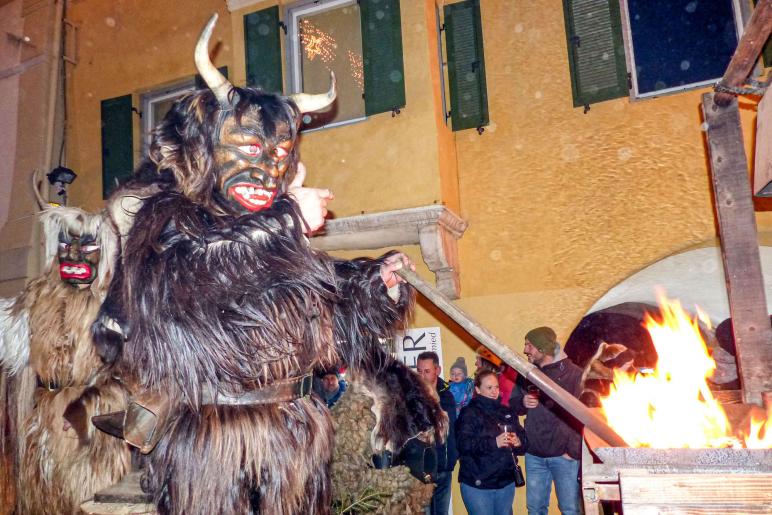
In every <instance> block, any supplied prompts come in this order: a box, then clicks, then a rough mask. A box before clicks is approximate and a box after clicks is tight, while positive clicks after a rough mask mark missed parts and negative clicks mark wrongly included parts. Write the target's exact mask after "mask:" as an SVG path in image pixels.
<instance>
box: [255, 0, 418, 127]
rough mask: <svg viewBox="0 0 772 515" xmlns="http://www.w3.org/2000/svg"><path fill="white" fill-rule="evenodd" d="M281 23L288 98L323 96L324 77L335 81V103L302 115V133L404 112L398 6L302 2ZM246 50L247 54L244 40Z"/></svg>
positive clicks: (366, 1)
mask: <svg viewBox="0 0 772 515" xmlns="http://www.w3.org/2000/svg"><path fill="white" fill-rule="evenodd" d="M258 12H262V11H258ZM285 20H286V24H287V29H288V30H287V40H288V44H287V49H288V50H287V63H288V83H289V88H288V89H289V90H290V92H292V93H297V92H301V91H303V92H306V93H320V92H323V91H326V90H327V88H328V87H329V80H330V71H334V72H335V76H336V78H337V81H338V100H337V102H336V103H335V104H334V105H333V106H332V107H331V108H330V109H329V110H328V111H326V112H320V113H308V114H307V115H306V116H305V117H304V120H303V122H304V123H303V127H302V129H303V130H311V129H318V128H322V127H331V126H335V125H340V124H343V123H351V122H353V121H358V120H362V119H364V118H365V117H367V116H372V115H375V114H378V113H383V112H389V111H392V112H396V111H397V110H399V109H400V108H402V107H404V106H405V77H404V67H403V62H402V27H401V20H400V9H399V0H302V1H299V2H296V3H294V4H292V5H291V6H290V7H289V8H287V10H286V16H285ZM277 23H278V20H277ZM246 46H247V52H248V53H249V48H250V41H249V39H247V41H246Z"/></svg>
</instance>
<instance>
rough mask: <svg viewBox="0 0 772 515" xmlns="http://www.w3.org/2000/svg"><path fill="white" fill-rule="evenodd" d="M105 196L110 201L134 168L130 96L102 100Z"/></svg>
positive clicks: (103, 186)
mask: <svg viewBox="0 0 772 515" xmlns="http://www.w3.org/2000/svg"><path fill="white" fill-rule="evenodd" d="M101 112H102V196H103V198H107V196H108V195H109V194H110V192H111V191H112V190H113V189H114V188H115V186H116V185H117V184H120V183H122V182H123V181H125V180H126V179H127V178H129V177H130V176H131V174H132V171H133V169H134V155H133V153H134V131H133V123H132V122H133V120H132V117H131V95H124V96H122V97H115V98H108V99H107V100H102V108H101Z"/></svg>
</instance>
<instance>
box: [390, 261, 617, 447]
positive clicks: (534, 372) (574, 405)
mask: <svg viewBox="0 0 772 515" xmlns="http://www.w3.org/2000/svg"><path fill="white" fill-rule="evenodd" d="M397 273H398V274H399V275H400V276H401V277H402V278H403V279H405V280H406V281H407V282H408V283H410V284H411V285H412V286H413V287H414V288H415V289H416V290H418V291H419V292H420V293H421V294H422V295H423V296H424V297H426V298H427V299H428V300H429V301H431V302H432V303H433V304H434V305H435V306H437V307H438V308H440V310H442V311H443V312H444V313H445V314H446V315H448V316H449V317H450V318H452V319H453V320H454V321H455V322H456V323H457V324H458V325H460V326H461V327H463V328H464V330H466V332H468V333H469V334H470V335H472V336H473V337H474V338H475V339H477V341H479V342H480V343H482V344H483V345H485V346H486V347H488V348H489V349H490V350H491V351H493V353H494V354H496V355H497V356H498V357H500V358H501V359H502V360H503V361H504V362H505V363H506V364H507V365H509V366H511V367H512V368H514V369H515V370H517V372H518V373H519V374H521V375H522V376H524V377H525V378H526V379H527V380H529V381H531V382H532V383H533V384H535V385H536V386H538V387H539V389H540V390H541V391H542V392H544V394H545V395H547V396H549V398H550V399H552V400H554V401H555V402H557V403H558V404H560V406H562V407H563V408H564V409H565V410H566V411H568V412H569V413H570V414H571V415H573V416H574V417H576V419H577V420H578V421H579V422H581V423H582V424H584V425H585V426H587V427H588V428H589V429H590V430H591V431H592V432H593V433H595V434H596V435H598V436H599V437H601V438H603V439H604V440H605V441H606V442H607V443H608V444H609V445H610V446H611V447H628V445H627V443H626V442H625V441H624V439H622V437H621V436H619V435H618V434H617V433H616V432H615V431H614V430H613V429H611V428H610V427H609V426H608V424H606V421H605V420H604V419H603V417H601V416H600V415H598V414H597V413H595V412H594V411H592V410H591V409H590V408H588V407H587V406H585V405H584V404H582V403H581V402H580V401H579V399H577V398H576V397H574V396H573V395H572V394H570V393H568V392H567V391H565V390H564V389H563V388H561V387H560V385H558V384H557V383H555V382H554V381H553V380H552V379H550V378H549V377H547V376H546V375H544V373H543V372H542V371H541V370H539V368H538V367H537V366H536V365H534V364H532V363H529V362H528V361H526V360H525V359H523V358H522V357H521V356H519V355H517V354H515V352H514V351H513V350H512V349H510V348H509V347H508V346H506V345H505V344H504V343H503V342H501V341H500V340H499V339H498V338H496V337H495V336H493V334H491V333H490V332H489V331H488V330H487V329H485V328H484V327H483V326H482V325H480V324H479V323H478V322H476V321H475V320H474V319H473V318H472V317H471V316H469V315H468V314H466V313H465V312H464V311H463V310H461V308H459V307H458V306H456V305H455V304H453V303H452V302H451V301H450V300H449V299H448V298H446V297H445V296H444V295H443V294H442V293H440V292H439V291H437V290H435V289H434V288H433V287H432V286H431V285H429V284H428V283H427V282H426V281H424V280H423V279H421V278H420V277H418V275H416V274H415V273H413V272H411V271H410V270H407V269H404V268H403V269H402V270H398V271H397Z"/></svg>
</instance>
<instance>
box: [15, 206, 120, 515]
mask: <svg viewBox="0 0 772 515" xmlns="http://www.w3.org/2000/svg"><path fill="white" fill-rule="evenodd" d="M41 219H42V222H43V226H44V235H45V239H46V245H45V248H46V266H45V271H44V273H43V275H42V276H40V277H39V278H37V279H35V280H33V281H32V282H31V283H30V284H29V285H28V287H27V288H26V289H25V291H24V292H23V293H22V294H21V295H20V296H19V297H18V298H17V299H16V300H15V302H14V303H13V305H12V307H11V309H10V311H8V310H6V311H7V312H6V313H5V314H6V315H7V320H8V321H9V322H10V323H8V327H16V326H17V325H18V324H19V323H20V322H23V323H24V325H25V326H27V327H26V329H27V335H28V341H25V342H15V343H16V344H17V345H18V349H17V351H16V352H15V354H16V357H15V358H12V359H9V358H6V359H5V360H4V362H3V365H4V366H6V367H8V368H9V369H10V370H12V371H15V370H18V369H19V367H20V364H21V363H22V360H21V356H24V357H25V358H26V357H27V356H28V359H29V365H30V368H31V369H32V370H33V371H34V372H35V374H36V375H37V379H38V381H39V383H40V384H42V385H43V386H42V387H38V388H37V389H36V390H35V392H34V399H30V400H31V401H32V402H34V405H33V407H32V409H31V410H26V409H22V407H23V405H24V404H25V403H26V402H29V401H28V400H27V398H26V397H25V392H24V391H21V390H20V391H19V392H20V393H19V398H18V399H16V400H15V402H18V403H19V409H18V410H17V411H18V412H19V413H22V412H26V413H27V415H26V417H25V418H24V420H23V422H22V423H20V424H19V430H18V435H19V436H18V440H19V449H18V451H17V452H18V471H17V474H16V478H17V480H18V483H17V501H18V506H19V511H20V512H21V513H30V514H47V513H50V514H67V513H79V505H80V503H81V502H83V501H85V500H86V499H88V498H90V497H91V496H92V495H93V494H94V492H95V491H96V490H98V489H101V488H104V487H106V486H109V485H111V484H113V483H114V482H115V481H117V480H118V479H120V477H121V476H122V475H123V474H124V473H125V472H126V471H127V470H128V467H129V463H130V451H129V449H128V447H127V446H126V445H125V443H123V442H120V441H117V440H115V439H113V438H111V437H109V436H107V435H104V434H101V433H99V434H97V433H95V430H94V428H93V427H92V426H91V425H90V424H89V423H88V421H90V418H91V416H93V415H97V414H100V413H105V412H109V411H114V410H120V409H122V408H123V407H124V406H125V393H124V391H123V388H122V387H121V386H120V385H119V384H118V383H116V382H115V381H113V380H111V379H109V375H107V376H106V377H101V376H100V373H101V371H102V369H103V365H102V362H101V360H100V359H99V356H98V355H97V353H96V351H95V348H94V345H93V340H92V338H91V333H90V330H89V328H90V325H91V323H92V322H93V321H94V319H95V318H96V314H97V312H98V310H99V305H100V303H101V297H102V296H103V293H104V290H105V286H106V284H107V282H108V281H109V278H110V274H111V271H110V270H109V269H110V268H111V263H112V256H113V254H114V249H113V248H112V247H113V246H114V245H115V238H114V236H113V233H112V231H111V230H110V228H109V227H108V226H107V224H104V223H102V217H101V216H100V215H89V214H87V213H84V212H83V211H81V210H79V209H74V208H57V209H49V210H46V211H45V212H44V213H43V215H42V217H41ZM61 231H66V232H69V233H70V234H75V235H82V234H88V235H90V236H94V237H95V238H96V241H97V243H98V244H100V245H101V249H102V251H101V255H102V260H101V262H100V264H99V268H98V271H97V277H96V279H95V281H94V282H92V283H91V284H90V285H81V286H73V285H70V284H67V283H65V282H63V281H62V280H61V277H60V274H59V270H58V267H57V266H56V265H57V260H56V259H55V257H56V253H57V247H58V245H59V234H60V232H61ZM17 339H18V338H17ZM30 397H32V396H30ZM73 402H75V404H74V408H73V409H70V412H71V418H72V420H73V421H75V425H74V426H73V425H72V424H71V423H70V422H69V421H67V420H65V418H64V415H65V412H66V411H67V408H68V405H70V404H71V403H73Z"/></svg>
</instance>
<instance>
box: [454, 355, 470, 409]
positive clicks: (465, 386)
mask: <svg viewBox="0 0 772 515" xmlns="http://www.w3.org/2000/svg"><path fill="white" fill-rule="evenodd" d="M472 392H474V381H472V380H471V379H470V378H469V377H467V372H466V361H464V358H462V357H458V358H456V361H455V362H454V363H453V365H451V367H450V393H452V394H453V398H454V399H455V401H456V416H458V413H459V412H460V411H461V408H463V407H464V406H466V405H467V404H469V401H470V400H472Z"/></svg>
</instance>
